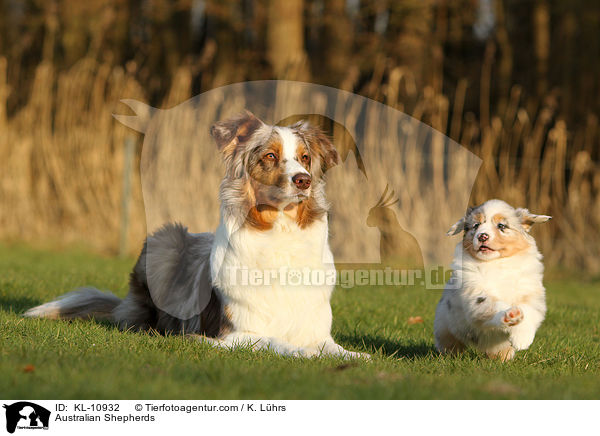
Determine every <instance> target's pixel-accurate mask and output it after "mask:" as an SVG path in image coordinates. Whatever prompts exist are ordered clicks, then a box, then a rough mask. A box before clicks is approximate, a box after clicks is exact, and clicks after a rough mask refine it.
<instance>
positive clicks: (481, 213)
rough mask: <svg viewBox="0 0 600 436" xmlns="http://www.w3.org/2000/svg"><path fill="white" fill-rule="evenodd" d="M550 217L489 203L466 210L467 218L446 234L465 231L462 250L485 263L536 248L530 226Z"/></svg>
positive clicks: (495, 202) (504, 204) (494, 201)
mask: <svg viewBox="0 0 600 436" xmlns="http://www.w3.org/2000/svg"><path fill="white" fill-rule="evenodd" d="M550 218H551V217H550V216H548V215H534V214H532V213H531V212H529V210H527V209H523V208H519V209H515V208H513V207H512V206H510V205H509V204H507V203H505V202H504V201H502V200H488V201H486V202H485V203H483V204H482V205H480V206H477V207H474V208H469V210H468V211H467V213H466V215H465V216H464V217H463V218H461V219H460V220H458V221H457V222H456V223H455V224H454V225H453V226H452V227H451V228H450V230H448V235H450V236H451V235H456V234H458V233H460V232H464V235H463V242H462V245H463V248H464V251H465V252H467V253H469V254H470V255H471V256H472V257H473V258H475V259H479V260H484V261H488V260H493V259H498V258H502V257H510V256H514V255H515V254H518V253H521V252H523V251H525V250H527V249H528V248H530V247H532V246H535V241H534V239H533V237H532V236H531V235H530V234H529V231H530V229H531V226H532V225H533V224H535V223H544V222H546V221H548V220H549V219H550Z"/></svg>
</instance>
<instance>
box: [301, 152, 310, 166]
mask: <svg viewBox="0 0 600 436" xmlns="http://www.w3.org/2000/svg"><path fill="white" fill-rule="evenodd" d="M302 162H304V163H307V164H308V163H310V156H309V155H307V154H303V155H302Z"/></svg>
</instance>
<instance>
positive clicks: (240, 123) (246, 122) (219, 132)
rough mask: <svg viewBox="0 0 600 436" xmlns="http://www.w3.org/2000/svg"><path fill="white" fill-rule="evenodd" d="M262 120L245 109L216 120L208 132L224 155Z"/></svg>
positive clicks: (251, 132)
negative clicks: (224, 118)
mask: <svg viewBox="0 0 600 436" xmlns="http://www.w3.org/2000/svg"><path fill="white" fill-rule="evenodd" d="M262 125H263V122H262V121H261V120H259V119H258V118H257V117H256V116H255V115H254V114H253V113H252V112H250V111H248V110H246V111H244V112H242V113H241V114H239V115H236V116H234V117H232V118H229V119H227V120H223V121H218V122H216V123H215V124H213V125H212V127H211V128H210V134H211V136H212V137H213V138H214V140H215V142H216V143H217V147H219V150H220V151H221V152H222V153H223V154H224V155H225V156H227V155H230V154H233V151H234V150H235V148H236V147H237V146H238V145H239V144H242V143H244V142H246V141H247V140H248V139H250V137H251V136H252V134H253V133H254V132H255V131H256V130H257V129H258V128H260V127H261V126H262Z"/></svg>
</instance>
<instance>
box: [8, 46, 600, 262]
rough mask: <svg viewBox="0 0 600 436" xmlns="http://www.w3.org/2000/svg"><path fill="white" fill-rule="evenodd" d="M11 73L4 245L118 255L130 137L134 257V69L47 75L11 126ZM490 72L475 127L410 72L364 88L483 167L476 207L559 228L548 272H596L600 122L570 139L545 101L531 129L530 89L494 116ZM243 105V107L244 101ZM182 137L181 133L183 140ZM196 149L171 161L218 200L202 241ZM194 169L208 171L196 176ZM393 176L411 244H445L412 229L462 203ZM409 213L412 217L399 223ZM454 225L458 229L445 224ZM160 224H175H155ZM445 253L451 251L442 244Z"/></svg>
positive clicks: (457, 101) (182, 73)
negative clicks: (536, 217)
mask: <svg viewBox="0 0 600 436" xmlns="http://www.w3.org/2000/svg"><path fill="white" fill-rule="evenodd" d="M6 69H7V61H6V59H4V58H0V132H1V135H0V173H1V174H2V176H1V177H0V204H1V209H0V237H2V238H3V239H9V240H10V239H24V240H27V241H38V242H39V241H48V242H54V243H56V242H60V243H61V244H71V243H85V244H88V245H91V246H92V247H93V248H95V249H98V250H101V251H104V252H109V253H116V252H117V250H118V247H119V234H120V231H121V227H122V213H121V209H122V207H123V185H124V183H123V177H124V172H125V168H124V162H125V158H124V150H125V148H124V144H125V141H126V139H127V138H128V137H129V138H133V139H135V141H136V143H137V144H138V145H137V149H136V156H137V157H136V163H135V164H134V165H133V174H132V178H133V185H132V186H133V189H132V191H131V193H130V204H131V206H130V208H129V217H128V218H129V220H128V222H129V223H130V224H129V226H128V228H127V235H126V236H127V242H128V244H127V246H128V247H129V248H128V251H129V252H130V253H134V252H136V251H137V250H138V249H139V247H140V244H141V242H142V240H143V238H144V237H145V235H146V215H145V211H144V203H143V198H142V192H141V176H140V171H139V160H140V155H141V144H142V141H143V138H142V137H141V135H140V134H138V133H135V132H133V131H132V130H130V129H128V128H126V127H125V126H123V125H121V124H120V123H118V122H117V121H116V120H114V119H113V117H112V114H113V113H126V112H127V109H126V108H125V107H124V106H123V105H122V104H121V103H119V100H120V99H122V98H132V99H138V100H140V101H147V100H148V97H147V96H146V95H145V93H144V89H143V88H142V86H141V85H140V84H139V83H138V82H137V81H136V80H135V78H134V77H135V74H134V73H135V65H133V64H128V67H127V68H121V67H111V66H109V65H108V64H103V63H101V62H98V61H96V60H94V59H93V58H91V57H86V58H83V59H81V60H79V61H78V62H77V63H76V64H75V65H74V66H72V67H71V68H70V69H68V70H64V71H60V72H58V71H56V70H55V68H54V67H53V66H52V64H51V63H49V62H41V63H40V64H39V65H38V67H37V69H36V73H35V77H34V79H33V84H32V91H31V93H30V96H29V99H28V101H27V103H26V104H24V105H23V106H22V108H21V109H19V111H18V112H17V113H15V114H14V115H12V116H10V117H8V116H7V112H6V101H7V97H8V95H9V93H10V92H11V91H12V90H11V89H9V87H8V84H7V80H6ZM489 70H490V68H489V65H488V64H486V63H484V66H483V68H482V72H481V90H479V91H480V95H481V100H480V114H481V116H480V119H476V118H475V117H474V115H473V114H472V113H465V112H464V111H463V107H462V102H463V101H464V99H465V94H466V93H467V92H468V87H467V84H466V82H460V83H459V86H458V87H457V88H456V94H455V95H443V94H442V93H441V92H440V91H439V89H441V87H439V86H435V85H433V86H426V87H424V88H423V89H417V87H416V86H415V80H414V78H413V77H411V73H410V72H408V71H406V70H404V69H402V68H395V69H393V70H392V71H391V72H390V74H389V75H387V77H388V79H387V80H386V81H385V82H383V80H382V75H377V74H374V75H373V78H372V80H371V82H370V83H369V84H368V86H367V87H366V89H367V90H371V92H370V94H369V93H366V94H367V96H370V97H374V98H377V99H378V100H380V101H382V102H383V103H385V104H387V105H389V106H391V107H393V108H397V109H399V110H401V111H404V112H406V113H408V114H409V115H410V116H411V117H413V118H415V119H416V120H420V121H423V122H425V123H427V124H428V125H430V126H432V127H433V128H434V129H436V130H437V131H439V132H442V133H444V134H445V135H448V136H449V137H450V138H452V139H454V140H456V141H457V142H459V143H460V144H462V145H464V146H465V147H466V148H467V149H469V150H471V151H472V152H473V153H475V154H476V155H477V156H479V157H480V158H481V159H482V160H483V164H482V166H481V169H480V171H479V174H478V175H477V179H476V183H475V185H474V186H473V189H472V191H471V192H470V203H471V204H478V203H481V202H483V201H485V200H486V199H489V198H492V197H498V198H502V199H504V200H506V201H508V202H509V203H511V204H514V205H517V206H527V207H528V208H529V209H530V210H532V211H534V212H539V213H545V214H551V215H553V217H554V219H553V220H552V221H551V223H550V224H549V225H544V226H540V227H539V228H538V229H536V230H534V232H535V236H536V238H537V240H538V243H539V246H540V247H541V249H542V251H543V253H544V255H545V258H546V264H547V265H549V266H559V267H565V268H574V269H579V270H586V271H589V272H591V273H598V272H600V166H599V165H598V161H597V160H595V159H597V157H598V150H599V148H600V147H599V145H600V135H599V132H598V120H597V118H596V117H595V116H593V115H589V117H588V118H587V120H585V123H584V128H582V129H579V130H577V131H576V132H573V131H570V130H569V126H567V125H566V123H565V121H563V120H562V119H560V118H559V117H557V103H556V98H555V96H553V95H552V94H551V93H549V94H548V95H547V96H546V97H545V98H542V99H541V100H540V101H539V108H538V110H536V111H534V113H537V116H536V117H535V118H532V117H531V116H530V115H529V114H530V113H532V111H531V110H530V109H529V108H526V107H524V104H523V103H522V101H521V92H522V90H521V89H520V88H519V87H517V86H515V87H513V88H512V89H510V93H509V95H507V96H506V98H505V99H504V101H505V103H504V104H502V105H496V106H495V107H492V106H491V103H490V98H489V86H490V80H491V75H490V71H489ZM192 76H193V73H192V71H190V70H189V68H188V67H186V66H181V67H180V68H179V69H178V72H177V74H176V75H175V77H174V79H173V81H172V85H171V88H170V91H169V93H168V95H167V97H166V98H165V101H164V103H163V105H162V107H165V108H168V107H172V106H175V105H177V104H179V103H182V102H184V101H186V100H187V99H189V98H190V97H192V91H191V89H192ZM287 78H290V79H294V78H295V73H294V71H293V70H290V71H288V72H287ZM439 80H440V81H441V80H442V77H439ZM434 83H435V81H434ZM486 90H487V91H486ZM221 103H222V102H215V107H212V108H211V107H206V108H203V110H204V111H205V112H204V114H205V115H204V116H206V117H207V118H210V117H211V116H212V114H217V113H219V108H218V107H217V106H219V107H220V105H221ZM238 104H240V105H243V101H242V102H238ZM349 116H350V117H351V114H350V115H349ZM181 122H182V121H181V120H179V123H181ZM196 122H197V120H196V119H195V118H194V117H190V119H189V121H188V122H187V123H186V122H184V125H187V129H188V133H187V135H192V136H193V135H194V132H195V131H194V128H195V127H196V124H195V123H196ZM184 125H180V126H179V127H180V128H183V129H184V130H185V127H182V126H184ZM350 130H351V129H350ZM376 132H377V129H372V130H371V131H370V133H368V134H371V135H376V134H377V133H376ZM334 133H336V132H334ZM337 133H339V132H337ZM334 136H337V138H338V139H339V138H340V135H334ZM334 139H335V138H334ZM372 139H373V140H374V141H376V138H372ZM338 144H339V140H338ZM397 147H398V145H397V144H394V143H391V142H383V143H381V148H380V149H379V150H377V153H379V155H380V156H382V157H388V156H394V155H395V154H396V153H397V150H396V148H397ZM185 150H187V151H185ZM191 150H192V149H185V148H183V149H182V152H181V155H179V156H178V158H177V160H176V161H174V160H173V159H171V161H170V162H180V163H181V165H182V166H185V168H187V170H186V171H188V172H189V182H190V186H192V187H193V186H194V184H195V183H200V179H198V178H199V177H201V178H202V180H201V182H202V183H204V184H206V185H207V186H212V187H214V192H215V196H214V197H213V198H206V199H203V201H205V202H206V204H207V207H206V208H204V211H205V213H204V214H200V215H198V214H197V213H196V214H195V215H194V216H193V217H190V221H193V223H191V227H192V228H194V230H212V229H214V227H215V226H216V224H217V220H218V216H217V208H216V201H217V200H216V187H217V186H218V183H219V179H220V171H218V167H215V166H214V165H213V164H212V163H211V164H208V163H207V161H206V160H211V162H214V159H215V155H214V153H212V152H206V151H205V152H201V153H196V154H194V152H193V151H191ZM204 150H208V149H206V148H204ZM186 153H187V154H186ZM431 159H432V160H433V161H434V162H436V163H435V165H437V166H438V167H440V168H441V167H443V166H444V165H445V164H446V163H445V162H444V159H445V156H444V153H443V152H440V153H438V154H433V155H432V156H431ZM381 165H382V166H386V165H387V166H388V168H387V170H386V173H387V174H394V171H395V168H394V165H396V161H395V160H394V159H385V158H383V159H381ZM197 168H207V169H209V170H206V171H196V169H197ZM215 168H217V169H216V170H215ZM398 171H399V170H398ZM398 171H396V173H397V172H398ZM382 173H384V172H382ZM374 174H376V173H374ZM455 176H457V175H455ZM357 177H358V176H357ZM373 177H375V179H371V180H370V184H371V186H376V187H377V188H376V189H377V190H378V191H379V190H383V187H384V186H385V184H386V181H387V180H383V179H382V180H376V176H373ZM398 177H399V179H398V180H397V181H396V183H397V184H398V183H399V184H400V185H399V186H402V189H398V188H396V190H397V192H396V194H397V195H398V197H399V198H400V200H401V201H400V203H399V207H398V209H397V211H398V215H399V216H398V218H399V221H400V222H401V223H403V222H404V223H409V224H408V225H409V227H410V231H411V232H414V234H415V235H417V236H418V238H429V239H428V240H429V241H431V242H430V243H431V244H434V243H435V241H436V240H437V238H440V239H441V238H445V236H444V235H443V234H434V235H431V234H430V233H431V226H430V225H429V223H428V221H427V220H419V219H418V217H422V216H427V214H429V215H432V216H435V217H437V218H436V219H439V220H443V221H444V222H450V223H452V222H453V220H455V219H458V218H459V216H456V212H457V209H456V204H455V203H456V201H458V199H454V198H445V199H444V200H443V201H441V202H431V201H429V202H427V201H426V202H423V201H421V203H419V202H420V199H422V198H424V193H423V192H422V191H421V187H420V184H419V183H418V181H419V177H421V175H419V176H414V177H411V176H410V174H409V173H408V172H406V173H404V174H402V175H401V176H398ZM342 183H344V181H343V180H330V186H329V190H328V192H329V196H330V197H336V196H338V195H339V196H343V195H347V194H343V193H342V192H341V191H342V189H341V184H342ZM379 193H380V192H379ZM191 194H193V193H191V192H185V191H184V192H181V193H180V195H181V196H180V197H179V198H174V197H173V195H175V194H173V193H171V194H169V195H170V196H171V197H168V198H171V201H173V202H174V203H177V204H181V202H185V201H189V199H190V195H191ZM361 201H362V202H363V203H369V202H372V203H373V204H375V203H376V201H377V197H376V196H375V195H372V197H371V198H365V197H362V198H361ZM403 205H404V206H406V205H410V207H408V208H406V207H403ZM436 205H437V206H438V207H436ZM403 210H409V211H410V213H411V214H413V215H414V216H404V215H403ZM451 214H453V215H455V216H448V215H451ZM164 218H168V217H161V216H158V217H154V218H152V220H153V221H154V220H156V221H160V220H161V219H164ZM336 219H337V220H338V221H337V224H336V226H340V228H342V227H343V228H345V229H346V230H348V229H350V231H351V227H352V226H353V225H354V224H353V223H355V222H356V221H355V220H351V219H350V217H349V218H348V220H345V219H344V217H343V216H342V217H339V216H338V217H337V218H336ZM334 232H335V228H334ZM358 239H360V238H358ZM359 244H360V242H359ZM443 244H445V245H443V247H446V245H447V244H448V242H444V243H443ZM334 248H335V249H336V250H338V251H341V252H343V251H344V250H347V252H352V251H356V250H376V247H375V248H373V247H366V248H365V247H361V246H356V245H353V242H352V238H346V239H345V243H344V244H343V245H340V246H337V247H334ZM372 254H374V255H375V254H376V253H372Z"/></svg>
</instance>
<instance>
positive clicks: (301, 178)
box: [292, 173, 310, 189]
mask: <svg viewBox="0 0 600 436" xmlns="http://www.w3.org/2000/svg"><path fill="white" fill-rule="evenodd" d="M292 182H294V185H296V188H298V189H307V188H308V187H309V186H310V176H309V175H308V174H305V173H298V174H296V175H295V176H294V177H292Z"/></svg>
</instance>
